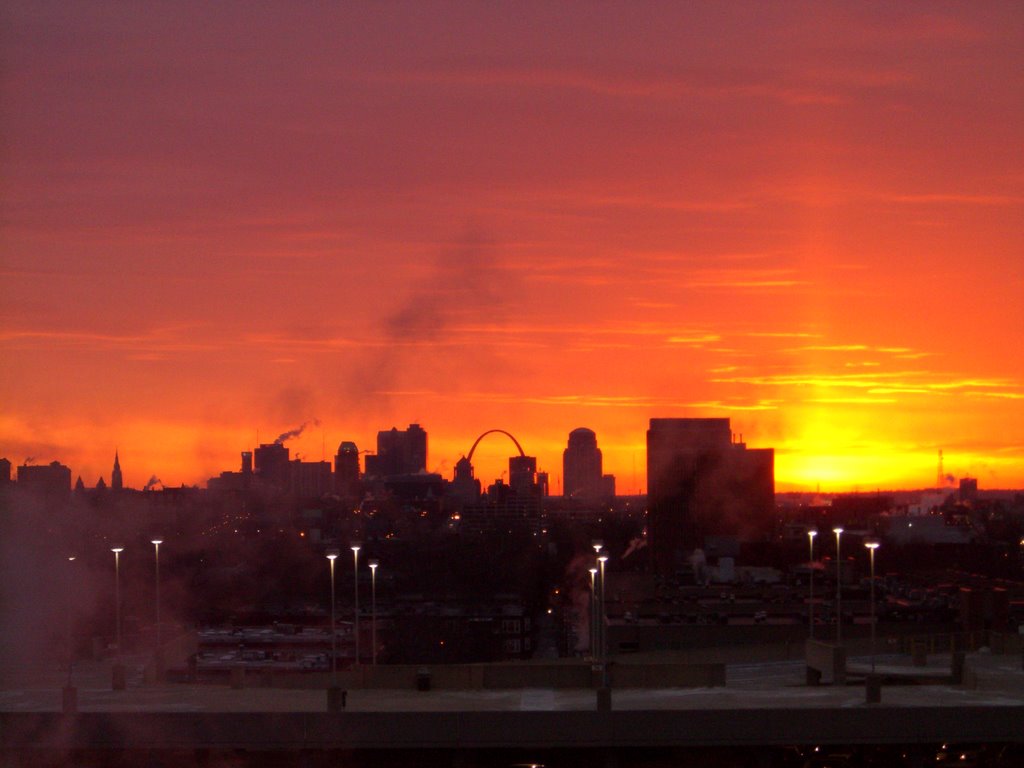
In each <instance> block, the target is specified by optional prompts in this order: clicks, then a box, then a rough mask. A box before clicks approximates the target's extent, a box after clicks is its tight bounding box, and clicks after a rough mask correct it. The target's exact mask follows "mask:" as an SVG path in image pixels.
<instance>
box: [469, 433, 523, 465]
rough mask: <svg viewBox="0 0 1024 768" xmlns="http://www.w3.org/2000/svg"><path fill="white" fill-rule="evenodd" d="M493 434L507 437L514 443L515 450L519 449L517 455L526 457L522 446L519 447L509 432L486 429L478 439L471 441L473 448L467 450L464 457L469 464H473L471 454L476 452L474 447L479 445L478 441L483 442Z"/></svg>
mask: <svg viewBox="0 0 1024 768" xmlns="http://www.w3.org/2000/svg"><path fill="white" fill-rule="evenodd" d="M494 432H499V433H501V434H503V435H505V437H507V438H508V439H509V440H511V441H512V442H513V443H515V444H516V448H518V449H519V455H520V456H525V455H526V451H524V450H523V446H521V445H520V444H519V441H518V440H516V439H515V437H513V436H512V433H511V432H506V431H505V430H504V429H488V430H487V431H486V432H484V433H483V434H482V435H480V437H478V438H477V439H476V440H474V441H473V447H472V448H470V449H469V455H468V456H467V457H466V461H468V462H470V463H471V464H472V463H473V452H474V451H475V450H476V447H477V446H478V445H480V441H481V440H483V439H484V438H485V437H487V436H488V435H490V434H493V433H494Z"/></svg>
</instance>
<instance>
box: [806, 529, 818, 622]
mask: <svg viewBox="0 0 1024 768" xmlns="http://www.w3.org/2000/svg"><path fill="white" fill-rule="evenodd" d="M817 535H818V529H817V528H811V529H810V530H809V531H807V541H808V542H809V543H810V545H811V553H810V554H811V561H810V563H809V565H810V571H811V580H810V585H809V587H808V590H807V636H808V637H809V638H810V639H811V640H813V639H814V537H815V536H817Z"/></svg>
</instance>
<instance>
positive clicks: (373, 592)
mask: <svg viewBox="0 0 1024 768" xmlns="http://www.w3.org/2000/svg"><path fill="white" fill-rule="evenodd" d="M369 565H370V622H371V624H370V626H371V627H372V629H371V630H370V642H371V643H372V644H373V645H372V652H371V655H370V659H371V663H372V664H373V666H377V566H379V565H380V563H378V562H377V561H376V560H370V563H369Z"/></svg>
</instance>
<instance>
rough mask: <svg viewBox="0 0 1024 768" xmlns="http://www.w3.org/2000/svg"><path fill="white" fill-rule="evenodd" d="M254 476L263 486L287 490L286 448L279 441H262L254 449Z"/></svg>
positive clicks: (288, 478)
mask: <svg viewBox="0 0 1024 768" xmlns="http://www.w3.org/2000/svg"><path fill="white" fill-rule="evenodd" d="M254 458H255V460H256V477H257V478H259V481H260V482H261V483H262V484H263V485H265V486H275V487H277V488H280V489H281V490H287V489H288V486H289V484H290V482H291V470H290V469H289V466H288V464H289V461H288V449H287V448H286V447H285V446H283V445H282V444H281V443H263V444H261V445H260V446H259V447H258V448H257V449H256V451H255V454H254Z"/></svg>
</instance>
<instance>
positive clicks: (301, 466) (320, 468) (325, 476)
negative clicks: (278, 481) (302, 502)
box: [289, 459, 334, 499]
mask: <svg viewBox="0 0 1024 768" xmlns="http://www.w3.org/2000/svg"><path fill="white" fill-rule="evenodd" d="M289 469H290V471H291V478H290V480H291V482H290V485H289V490H291V492H292V493H293V494H294V495H295V496H296V497H297V498H299V499H314V498H320V497H321V496H324V495H325V494H328V493H330V492H331V491H333V490H334V488H333V486H334V483H333V478H332V477H331V462H329V461H300V460H299V459H295V461H293V462H291V465H290V467H289Z"/></svg>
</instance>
